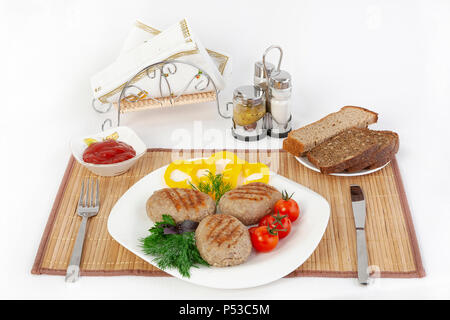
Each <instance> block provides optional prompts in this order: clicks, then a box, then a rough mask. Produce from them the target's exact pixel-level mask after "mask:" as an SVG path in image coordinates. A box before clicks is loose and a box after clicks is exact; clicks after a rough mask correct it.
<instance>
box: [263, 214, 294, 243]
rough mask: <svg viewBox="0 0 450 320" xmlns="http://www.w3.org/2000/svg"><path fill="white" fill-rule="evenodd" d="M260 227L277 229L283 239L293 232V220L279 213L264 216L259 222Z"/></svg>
mask: <svg viewBox="0 0 450 320" xmlns="http://www.w3.org/2000/svg"><path fill="white" fill-rule="evenodd" d="M259 225H260V226H272V227H274V228H276V230H277V231H278V237H279V238H280V239H283V238H284V237H286V236H287V235H288V234H289V233H290V232H291V220H290V219H289V217H288V216H287V215H284V216H282V215H281V214H280V213H279V212H277V213H276V214H275V213H273V214H268V215H266V216H264V217H263V218H262V219H261V220H260V221H259Z"/></svg>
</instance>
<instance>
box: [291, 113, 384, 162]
mask: <svg viewBox="0 0 450 320" xmlns="http://www.w3.org/2000/svg"><path fill="white" fill-rule="evenodd" d="M377 120H378V114H377V113H375V112H373V111H370V110H367V109H365V108H361V107H355V106H345V107H343V108H341V110H339V111H338V112H334V113H331V114H329V115H327V116H326V117H323V118H322V119H320V120H318V121H316V122H313V123H311V124H308V125H306V126H304V127H302V128H299V129H296V130H293V131H291V132H290V133H289V136H288V138H286V139H285V140H284V141H283V149H284V150H286V151H288V152H290V153H292V154H293V155H295V156H301V155H304V153H306V152H308V151H309V150H311V149H313V148H314V147H316V146H318V145H319V144H321V143H323V142H325V141H327V140H328V139H330V138H332V137H334V136H336V135H337V134H339V133H341V132H343V131H345V130H347V129H350V128H352V127H358V128H367V126H368V125H369V124H371V123H375V122H377Z"/></svg>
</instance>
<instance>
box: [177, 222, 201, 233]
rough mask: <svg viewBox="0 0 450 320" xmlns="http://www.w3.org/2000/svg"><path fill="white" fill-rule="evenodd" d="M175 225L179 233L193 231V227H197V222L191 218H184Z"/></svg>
mask: <svg viewBox="0 0 450 320" xmlns="http://www.w3.org/2000/svg"><path fill="white" fill-rule="evenodd" d="M177 226H178V228H179V229H180V233H185V232H192V231H195V229H197V226H198V222H195V221H192V220H184V221H183V222H181V223H180V224H178V225H177Z"/></svg>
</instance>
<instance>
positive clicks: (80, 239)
mask: <svg viewBox="0 0 450 320" xmlns="http://www.w3.org/2000/svg"><path fill="white" fill-rule="evenodd" d="M85 181H86V183H85ZM85 181H82V182H81V192H80V200H79V201H78V209H77V212H78V215H79V216H81V217H82V218H83V220H81V225H80V229H78V235H77V239H76V240H75V245H74V247H73V250H72V256H71V257H70V262H69V266H68V267H67V273H66V282H75V281H77V280H78V278H79V277H80V261H81V254H82V252H83V243H84V237H85V234H86V225H87V221H88V219H89V218H90V217H93V216H96V215H97V213H98V210H99V207H100V195H99V192H98V179H95V182H96V183H95V184H96V186H95V192H94V179H90V182H91V183H90V186H89V179H86V180H85ZM85 186H86V188H85ZM84 189H86V190H84ZM94 193H95V198H94Z"/></svg>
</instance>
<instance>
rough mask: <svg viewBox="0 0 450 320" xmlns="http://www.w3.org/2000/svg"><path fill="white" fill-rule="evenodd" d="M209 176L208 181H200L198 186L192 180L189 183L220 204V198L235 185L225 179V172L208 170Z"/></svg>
mask: <svg viewBox="0 0 450 320" xmlns="http://www.w3.org/2000/svg"><path fill="white" fill-rule="evenodd" d="M207 178H208V180H207V181H200V182H199V183H198V185H196V186H195V185H194V184H192V183H191V182H190V181H189V184H190V185H191V187H192V188H193V189H195V190H198V191H200V192H203V193H206V194H209V195H210V196H211V197H212V198H213V199H214V200H215V201H216V204H218V203H219V200H220V198H221V197H222V196H223V195H224V194H225V193H226V192H228V191H230V190H231V189H233V187H232V186H231V184H229V183H227V182H225V181H223V174H221V173H218V174H213V173H212V172H211V171H208V173H207Z"/></svg>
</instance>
